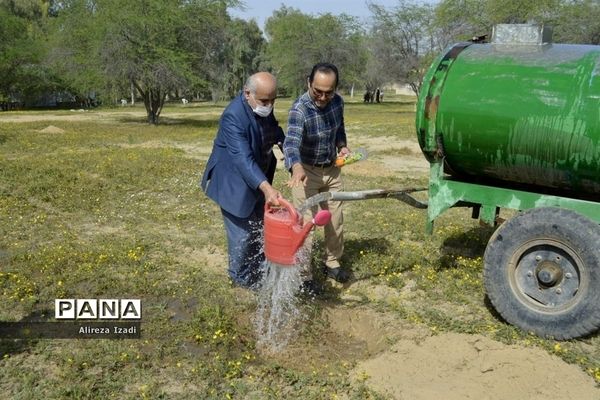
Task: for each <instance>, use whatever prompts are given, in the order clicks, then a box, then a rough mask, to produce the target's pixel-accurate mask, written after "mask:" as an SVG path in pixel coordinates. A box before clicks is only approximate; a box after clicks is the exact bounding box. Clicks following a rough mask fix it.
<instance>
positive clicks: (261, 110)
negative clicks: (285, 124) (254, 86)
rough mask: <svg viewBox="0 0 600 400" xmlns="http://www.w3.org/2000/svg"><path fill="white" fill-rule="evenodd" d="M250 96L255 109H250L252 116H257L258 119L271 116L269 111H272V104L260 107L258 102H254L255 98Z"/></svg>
mask: <svg viewBox="0 0 600 400" xmlns="http://www.w3.org/2000/svg"><path fill="white" fill-rule="evenodd" d="M251 96H252V98H253V99H254V101H255V102H256V107H255V108H253V109H252V111H254V114H256V115H258V116H259V117H266V116H268V115H269V114H271V111H273V105H272V104H270V105H268V106H261V105H259V104H258V101H256V97H254V95H251Z"/></svg>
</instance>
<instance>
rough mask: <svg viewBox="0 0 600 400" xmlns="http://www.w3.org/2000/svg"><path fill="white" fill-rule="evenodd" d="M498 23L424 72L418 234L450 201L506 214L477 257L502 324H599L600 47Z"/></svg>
mask: <svg viewBox="0 0 600 400" xmlns="http://www.w3.org/2000/svg"><path fill="white" fill-rule="evenodd" d="M548 33H549V32H548V30H546V29H544V28H542V27H538V26H535V25H501V26H497V27H495V28H494V32H493V34H492V40H491V42H490V43H471V42H469V43H459V44H456V45H454V46H451V47H450V48H449V49H448V50H447V51H445V52H444V53H443V54H442V55H441V56H439V57H438V58H437V59H436V60H435V61H434V62H433V64H432V65H431V67H430V68H429V70H428V72H427V74H426V76H425V78H424V80H423V84H422V87H421V93H420V96H419V100H418V103H417V118H416V128H417V136H418V140H419V144H420V146H421V149H422V151H423V154H424V155H425V157H426V158H427V160H428V161H429V163H430V179H429V188H428V197H429V200H428V204H427V229H428V231H429V232H431V231H432V230H433V223H434V221H435V219H436V218H437V217H438V216H439V215H440V214H442V213H443V212H444V211H446V210H448V209H449V208H451V207H457V206H465V207H471V208H472V213H473V217H474V218H479V219H480V220H482V221H483V222H486V223H488V224H492V225H493V224H496V223H499V222H500V220H499V218H498V215H499V210H500V209H501V208H504V209H512V210H517V211H518V212H517V213H516V214H515V215H514V216H512V217H511V218H509V219H508V220H506V221H504V222H503V223H502V224H501V225H500V226H499V227H498V229H497V230H496V231H495V233H494V234H493V235H492V237H491V238H490V240H489V243H488V245H487V248H486V250H485V255H484V283H485V289H486V292H487V295H488V297H489V299H490V301H491V303H492V304H493V306H494V307H495V308H496V310H497V311H498V312H499V313H500V315H501V316H502V317H503V318H504V319H505V320H506V321H508V322H509V323H511V324H513V325H516V326H518V327H520V328H521V329H523V330H525V331H529V332H534V333H535V334H538V335H541V336H546V337H554V338H556V339H569V338H574V337H579V336H584V335H587V334H590V333H592V332H594V331H596V330H597V329H598V328H600V225H599V223H600V46H587V45H569V44H552V43H550V42H549V40H548V36H549V35H548Z"/></svg>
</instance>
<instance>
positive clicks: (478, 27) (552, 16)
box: [435, 0, 563, 44]
mask: <svg viewBox="0 0 600 400" xmlns="http://www.w3.org/2000/svg"><path fill="white" fill-rule="evenodd" d="M562 1H563V0H442V1H441V2H440V3H439V4H438V5H437V6H436V8H435V16H436V19H435V25H436V26H437V27H438V29H439V32H440V41H441V42H443V43H446V44H449V43H451V42H455V41H462V40H469V39H471V38H472V37H473V36H479V35H485V34H488V35H489V34H490V33H491V31H492V27H493V26H494V25H496V24H516V23H528V22H535V23H538V24H550V25H553V24H554V23H555V21H556V19H557V18H558V15H559V11H560V4H561V2H562Z"/></svg>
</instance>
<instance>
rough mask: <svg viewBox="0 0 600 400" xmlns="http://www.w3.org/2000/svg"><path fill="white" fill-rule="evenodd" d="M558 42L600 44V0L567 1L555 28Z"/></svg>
mask: <svg viewBox="0 0 600 400" xmlns="http://www.w3.org/2000/svg"><path fill="white" fill-rule="evenodd" d="M554 36H555V41H556V42H564V43H582V44H596V45H598V44H600V1H598V0H571V1H566V2H565V3H564V4H563V6H562V8H561V10H560V15H559V17H558V18H557V21H556V27H555V29H554Z"/></svg>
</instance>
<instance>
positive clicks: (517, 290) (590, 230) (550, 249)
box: [483, 207, 600, 340]
mask: <svg viewBox="0 0 600 400" xmlns="http://www.w3.org/2000/svg"><path fill="white" fill-rule="evenodd" d="M483 275H484V283H485V288H486V292H487V295H488V297H489V299H490V301H491V303H492V304H493V305H494V307H495V308H496V310H497V311H498V312H499V313H500V315H501V316H502V317H503V318H504V319H505V320H506V321H507V322H509V323H510V324H513V325H515V326H518V327H519V328H521V329H523V330H525V331H527V332H533V333H535V334H537V335H539V336H543V337H548V338H554V339H557V340H563V339H571V338H576V337H580V336H584V335H587V334H590V333H592V332H594V331H595V330H597V329H598V328H599V327H600V225H598V224H597V223H595V222H593V221H591V220H589V219H588V218H586V217H584V216H582V215H581V214H578V213H576V212H574V211H571V210H567V209H562V208H553V207H548V208H534V209H531V210H528V211H525V212H523V213H521V214H519V215H517V216H516V217H514V218H512V219H510V220H508V221H506V222H505V223H504V224H502V226H500V228H498V230H497V231H496V232H495V233H494V234H493V235H492V237H491V238H490V241H489V242H488V245H487V248H486V250H485V255H484V272H483Z"/></svg>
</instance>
